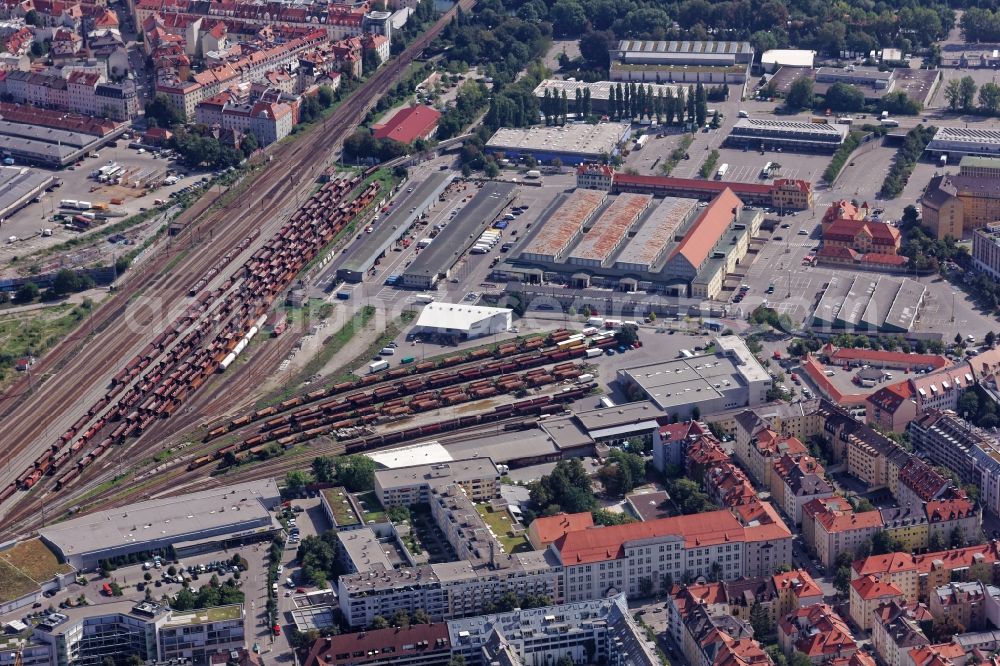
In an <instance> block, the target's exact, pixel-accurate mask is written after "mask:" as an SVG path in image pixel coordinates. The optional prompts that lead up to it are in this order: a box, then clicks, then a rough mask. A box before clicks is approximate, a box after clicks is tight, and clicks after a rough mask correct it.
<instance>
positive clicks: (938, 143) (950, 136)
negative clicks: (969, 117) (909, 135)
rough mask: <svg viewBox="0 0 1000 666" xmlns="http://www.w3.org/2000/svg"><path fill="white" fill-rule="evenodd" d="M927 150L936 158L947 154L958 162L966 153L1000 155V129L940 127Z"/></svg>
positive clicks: (950, 158)
mask: <svg viewBox="0 0 1000 666" xmlns="http://www.w3.org/2000/svg"><path fill="white" fill-rule="evenodd" d="M926 152H927V153H928V154H929V155H931V156H932V157H934V158H937V157H940V156H941V155H947V156H948V160H949V161H953V162H957V161H958V160H960V159H961V158H962V157H965V156H966V155H979V156H981V157H1000V130H996V129H985V128H978V127H939V128H938V130H937V133H936V134H935V135H934V138H933V139H931V141H930V143H928V144H927V148H926Z"/></svg>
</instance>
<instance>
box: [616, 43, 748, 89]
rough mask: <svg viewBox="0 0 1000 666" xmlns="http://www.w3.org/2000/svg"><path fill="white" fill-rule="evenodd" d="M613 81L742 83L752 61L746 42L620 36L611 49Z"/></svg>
mask: <svg viewBox="0 0 1000 666" xmlns="http://www.w3.org/2000/svg"><path fill="white" fill-rule="evenodd" d="M610 55H611V79H612V80H613V81H643V82H647V81H648V82H656V83H660V82H666V83H686V84H687V83H699V82H700V83H704V84H713V85H717V84H720V83H735V84H742V83H744V82H745V81H746V80H747V77H748V76H749V73H750V65H751V64H752V63H753V55H754V51H753V47H752V46H751V45H750V43H749V42H723V41H719V42H716V41H700V40H694V41H655V40H634V39H623V40H621V41H620V42H618V46H617V47H616V48H614V49H611V52H610Z"/></svg>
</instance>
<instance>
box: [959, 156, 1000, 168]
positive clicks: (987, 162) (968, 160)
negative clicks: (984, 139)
mask: <svg viewBox="0 0 1000 666" xmlns="http://www.w3.org/2000/svg"><path fill="white" fill-rule="evenodd" d="M958 166H959V167H966V166H968V167H986V168H989V169H1000V157H979V156H977V155H966V156H964V157H963V158H962V159H961V161H959V163H958Z"/></svg>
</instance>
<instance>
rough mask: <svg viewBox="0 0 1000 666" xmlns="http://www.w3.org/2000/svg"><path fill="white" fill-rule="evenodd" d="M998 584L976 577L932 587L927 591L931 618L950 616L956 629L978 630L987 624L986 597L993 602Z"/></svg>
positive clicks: (940, 618)
mask: <svg viewBox="0 0 1000 666" xmlns="http://www.w3.org/2000/svg"><path fill="white" fill-rule="evenodd" d="M998 596H1000V588H998V587H996V586H994V585H988V584H986V583H983V582H982V581H979V580H969V581H964V582H950V583H948V584H947V585H942V586H941V587H938V588H935V589H934V590H933V591H932V592H931V594H930V602H929V603H928V608H929V609H930V611H931V615H933V616H934V619H935V620H937V621H939V622H943V621H944V620H945V619H946V618H947V619H950V620H952V621H953V622H954V623H955V624H956V625H957V626H959V627H961V629H960V631H962V632H965V631H982V630H983V629H986V628H987V625H988V624H990V623H989V622H988V618H987V604H988V603H989V602H988V599H991V600H992V602H993V604H994V605H995V604H996V599H997V597H998Z"/></svg>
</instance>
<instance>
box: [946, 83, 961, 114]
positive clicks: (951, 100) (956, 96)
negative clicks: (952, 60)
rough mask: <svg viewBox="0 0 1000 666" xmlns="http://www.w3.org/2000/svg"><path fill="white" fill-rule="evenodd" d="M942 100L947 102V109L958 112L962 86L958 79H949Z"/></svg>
mask: <svg viewBox="0 0 1000 666" xmlns="http://www.w3.org/2000/svg"><path fill="white" fill-rule="evenodd" d="M944 98H945V99H946V100H948V108H950V109H951V110H952V111H958V107H959V106H960V105H961V104H962V84H961V83H960V82H959V80H958V79H951V80H950V81H948V84H947V85H946V86H945V87H944Z"/></svg>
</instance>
